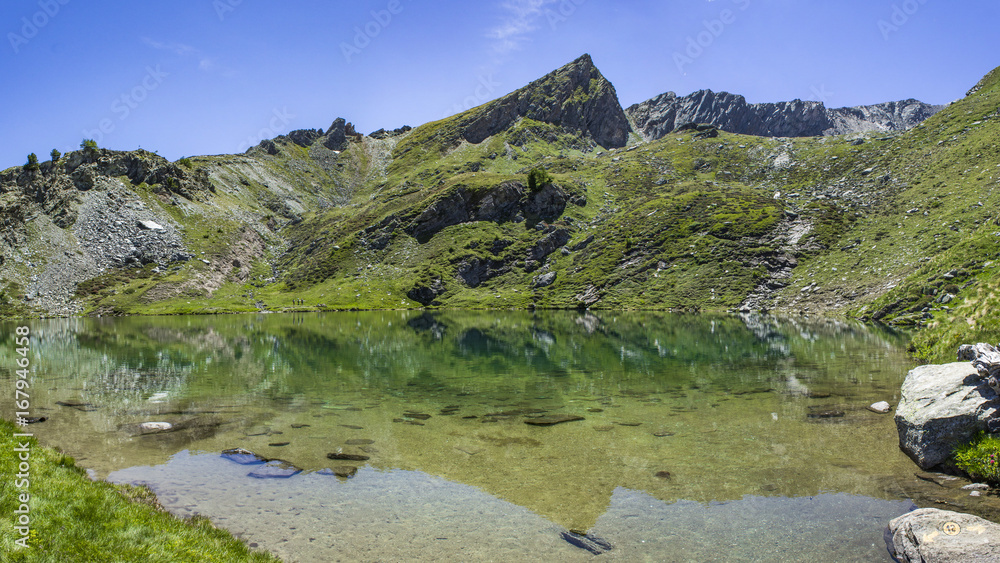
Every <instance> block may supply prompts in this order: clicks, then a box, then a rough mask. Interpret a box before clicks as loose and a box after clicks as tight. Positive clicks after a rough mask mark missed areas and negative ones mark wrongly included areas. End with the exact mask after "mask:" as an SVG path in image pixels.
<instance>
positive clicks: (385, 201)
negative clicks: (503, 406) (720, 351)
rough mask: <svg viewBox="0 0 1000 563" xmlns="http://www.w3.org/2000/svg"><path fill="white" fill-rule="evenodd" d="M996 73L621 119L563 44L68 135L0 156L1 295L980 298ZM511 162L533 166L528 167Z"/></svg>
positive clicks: (154, 303)
mask: <svg viewBox="0 0 1000 563" xmlns="http://www.w3.org/2000/svg"><path fill="white" fill-rule="evenodd" d="M995 74H996V73H993V74H992V75H990V76H988V77H987V78H985V79H984V81H983V82H982V83H981V84H980V85H979V87H978V90H977V91H975V92H972V93H970V95H969V96H968V97H967V98H966V99H964V100H961V101H959V102H957V103H954V104H951V105H950V106H948V107H947V108H945V109H944V110H942V111H941V112H940V113H939V114H937V115H934V116H932V117H931V118H930V119H928V120H927V121H926V122H924V123H923V124H921V125H920V126H917V127H915V128H913V129H911V130H909V131H906V132H894V133H890V134H886V133H879V134H878V135H867V136H866V135H861V136H859V137H858V138H855V139H847V138H845V137H844V136H826V137H805V138H771V137H761V136H748V135H738V134H732V133H728V132H725V131H721V132H720V131H719V130H718V129H717V128H714V127H712V126H702V127H697V128H691V129H684V130H680V131H676V132H673V133H670V134H668V135H665V136H663V137H662V138H660V139H657V140H652V141H647V142H638V141H637V139H636V138H635V137H634V136H633V137H632V139H631V140H630V138H629V135H628V125H627V121H625V120H624V117H623V116H624V113H623V112H622V111H621V107H620V106H619V105H618V103H617V100H616V99H615V95H614V89H613V87H612V86H611V85H610V83H608V82H607V81H606V80H604V79H603V77H602V76H601V75H600V73H599V72H598V71H597V70H596V68H594V67H593V63H592V61H591V60H590V58H589V57H582V58H580V59H578V60H577V61H574V62H572V63H570V64H569V65H567V66H566V67H563V68H562V69H559V70H557V71H555V72H553V73H550V74H549V75H547V76H546V77H543V78H542V79H539V80H538V81H535V82H533V83H532V84H530V85H528V86H526V87H525V88H522V89H520V90H518V91H516V92H513V93H511V94H509V95H507V96H504V97H502V98H500V99H498V100H495V101H494V102H490V103H488V104H485V105H483V106H480V107H478V108H473V109H472V110H469V111H467V112H464V113H461V114H458V115H456V116H453V117H450V118H447V119H443V120H440V121H436V122H432V123H428V124H425V125H422V126H420V127H416V128H413V129H410V128H408V127H404V128H400V129H397V130H395V131H384V130H380V131H378V132H376V134H373V135H360V134H358V133H357V132H356V131H354V129H353V127H351V126H350V125H349V124H348V123H347V122H346V121H345V120H342V119H338V120H337V121H335V122H334V124H333V125H331V126H330V127H329V128H326V129H313V130H310V129H306V130H299V131H293V132H290V133H289V134H287V135H282V136H279V137H277V138H275V139H271V140H267V141H264V142H262V143H261V144H260V145H258V146H257V147H254V148H252V149H250V150H249V151H247V153H246V154H243V155H219V156H203V157H191V158H188V159H181V160H180V161H178V162H176V163H169V162H167V161H165V160H164V159H162V158H160V157H157V156H156V155H153V154H150V153H146V152H144V151H133V152H115V151H105V150H99V151H96V152H93V151H92V152H90V153H88V152H85V151H80V152H74V153H70V154H69V155H65V156H63V158H62V159H60V161H59V162H56V163H43V164H42V166H41V167H40V169H39V170H37V171H31V170H27V169H25V168H21V167H19V168H15V169H10V170H7V171H5V172H3V173H2V175H0V179H2V181H0V187H2V193H0V219H2V220H3V221H4V225H5V226H4V228H3V244H5V245H6V247H5V252H4V257H5V259H4V263H2V264H0V278H2V282H0V284H2V285H0V289H2V290H3V292H2V294H0V307H3V308H4V312H5V313H7V314H27V313H30V312H32V311H33V312H34V313H35V314H68V313H73V312H82V313H89V314H149V313H197V312H200V313H207V312H221V311H257V310H272V311H283V310H317V309H318V310H329V309H352V308H396V307H422V306H432V307H433V306H447V307H469V308H491V307H495V308H532V307H560V308H573V307H590V308H656V309H699V308H701V309H719V310H725V309H737V308H745V309H773V310H779V311H787V312H797V313H798V312H806V313H811V312H828V311H841V312H844V311H851V312H854V313H855V314H858V315H861V316H866V317H869V318H878V319H880V320H883V321H892V322H908V320H909V322H912V321H913V319H914V318H915V317H918V318H919V319H918V320H919V321H920V323H922V324H925V325H928V328H929V329H932V330H933V327H932V326H931V325H932V324H933V323H935V322H937V319H939V318H940V319H941V320H942V321H943V320H944V319H945V318H948V317H949V315H950V314H951V313H953V312H954V307H955V306H956V305H955V304H956V303H969V305H968V306H969V307H973V308H974V312H975V314H976V315H980V316H982V315H983V313H981V312H978V311H980V309H976V308H975V307H992V306H993V305H992V304H990V302H989V297H988V296H989V295H990V294H989V292H988V289H989V288H990V287H992V286H991V285H990V284H991V283H995V282H994V281H991V280H993V279H994V278H993V277H991V276H993V272H995V268H994V266H993V264H992V262H991V261H990V260H991V258H990V256H992V255H993V254H996V251H995V250H994V249H993V248H992V247H991V246H989V245H990V244H994V245H995V240H994V239H993V238H992V237H993V232H994V230H996V227H995V226H990V224H991V223H992V222H993V221H994V216H993V213H992V211H991V210H992V209H995V208H996V203H998V202H996V201H994V197H995V196H994V193H993V186H994V184H995V183H996V181H997V173H998V172H1000V170H998V169H997V168H996V165H997V164H1000V157H998V155H997V149H996V148H995V147H993V144H992V142H991V141H990V139H992V138H995V135H996V133H997V130H996V127H997V124H996V121H995V116H996V113H997V108H998V105H1000V104H998V102H997V100H998V98H997V93H996V90H997V84H996V82H997V80H996V78H995V77H994V75H995ZM534 169H544V170H545V171H546V173H547V175H548V177H549V179H550V181H546V182H543V183H542V184H541V185H536V186H534V188H532V186H530V185H529V182H528V181H527V177H528V173H529V172H530V171H532V170H534ZM102 214H103V216H104V217H99V218H100V221H98V216H101V215H102ZM143 221H149V222H153V223H155V224H156V225H158V226H159V227H160V229H148V228H147V229H144V228H143V227H142V226H141V225H142V223H141V222H143ZM161 229H162V230H161ZM102 237H103V238H102ZM45 241H58V242H57V244H49V243H48V242H45ZM150 241H156V244H153V243H152V242H150ZM153 247H156V248H161V247H162V248H167V249H169V252H157V251H155V250H154V248H153ZM969 253H974V254H975V255H976V259H975V260H973V259H972V258H970V257H969V256H968V255H969ZM967 263H974V266H975V268H973V266H969V265H966V264H967ZM949 276H950V277H949ZM927 279H933V281H931V282H923V281H919V280H927ZM952 280H954V283H947V282H949V281H952ZM977 280H979V281H977ZM918 281H919V283H918ZM938 282H940V283H938ZM970 282H973V283H972V285H966V284H969V283H970ZM976 284H979V285H976ZM951 285H955V286H957V289H958V293H955V294H952V293H946V292H945V290H946V289H947V290H949V291H951V290H954V289H956V288H953V287H950V286H951ZM945 286H949V287H945ZM914 287H917V288H918V289H914ZM977 288H978V289H977ZM977 292H979V293H977ZM994 293H995V292H994ZM980 294H981V295H982V297H981V298H980V300H979V301H978V302H977V303H980V305H975V306H974V305H972V302H971V301H966V300H967V299H970V298H973V297H974V295H980ZM945 295H953V297H952V298H951V299H952V300H953V301H954V303H952V302H949V303H947V304H946V303H943V302H935V303H931V301H936V300H938V299H941V300H942V301H943V300H944V299H945ZM53 296H55V297H53ZM917 305H919V309H917V311H916V312H910V311H911V310H912V309H913V308H914V307H916V306H917ZM925 308H926V309H927V310H926V311H924V310H923V309H925ZM945 308H952V310H951V311H950V312H949V311H948V310H945ZM928 313H929V317H928V316H927V315H928ZM970 314H972V313H970ZM977 318H978V317H977ZM975 322H976V323H982V321H978V320H977V321H975ZM963 326H966V327H973V328H974V329H975V330H978V329H979V328H978V327H980V326H983V325H982V324H975V325H970V324H969V323H968V322H966V323H965V324H964V325H963ZM963 338H964V340H975V339H977V338H976V337H975V336H969V335H965V336H964V337H963ZM979 339H980V340H989V338H979ZM993 340H996V338H993ZM928 346H929V347H931V348H932V347H933V344H929V345H928ZM929 349H930V348H929Z"/></svg>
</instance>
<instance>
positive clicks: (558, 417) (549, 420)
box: [524, 414, 585, 426]
mask: <svg viewBox="0 0 1000 563" xmlns="http://www.w3.org/2000/svg"><path fill="white" fill-rule="evenodd" d="M575 420H585V419H584V418H583V417H582V416H578V415H575V414H550V415H547V416H543V417H540V418H530V419H528V420H525V421H524V423H525V424H530V425H532V426H552V425H554V424H560V423H563V422H573V421H575Z"/></svg>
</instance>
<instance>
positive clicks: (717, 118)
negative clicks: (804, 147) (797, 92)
mask: <svg viewBox="0 0 1000 563" xmlns="http://www.w3.org/2000/svg"><path fill="white" fill-rule="evenodd" d="M942 107H943V106H934V105H930V104H925V103H923V102H920V101H917V100H913V99H909V100H903V101H898V102H885V103H881V104H874V105H868V106H857V107H845V108H836V109H831V108H827V107H826V105H825V104H824V103H823V102H813V101H803V100H793V101H790V102H777V103H756V104H751V103H747V101H746V98H744V97H743V96H740V95H736V94H730V93H728V92H718V93H716V92H713V91H711V90H699V91H697V92H694V93H692V94H689V95H687V96H677V94H675V93H674V92H667V93H665V94H660V95H659V96H656V97H654V98H651V99H649V100H646V101H645V102H642V103H638V104H634V105H632V106H629V108H628V109H627V110H625V112H626V114H627V115H628V117H629V119H631V120H632V123H634V124H635V128H636V130H637V131H638V133H639V134H641V135H642V137H643V138H644V139H646V140H656V139H660V138H663V136H664V135H667V134H669V133H672V132H673V131H674V130H676V129H677V128H678V127H680V126H682V125H685V124H687V123H706V124H711V125H715V126H716V127H718V128H719V129H722V130H723V131H728V132H730V133H738V134H741V135H756V136H763V137H815V136H821V135H846V134H851V133H864V132H869V131H883V132H892V131H904V130H906V129H909V128H911V127H913V126H915V125H917V124H919V123H921V122H923V121H924V120H926V119H927V118H928V117H930V116H932V115H934V114H935V113H936V112H938V111H940V110H941V108H942Z"/></svg>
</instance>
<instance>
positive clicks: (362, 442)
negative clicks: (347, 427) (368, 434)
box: [344, 438, 375, 446]
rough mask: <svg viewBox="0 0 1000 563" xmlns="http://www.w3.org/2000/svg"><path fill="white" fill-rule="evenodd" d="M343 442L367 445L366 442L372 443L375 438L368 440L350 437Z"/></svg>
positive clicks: (350, 444)
mask: <svg viewBox="0 0 1000 563" xmlns="http://www.w3.org/2000/svg"><path fill="white" fill-rule="evenodd" d="M344 443H345V444H347V445H348V446H367V445H368V444H374V443H375V440H370V439H368V438H351V439H350V440H348V441H346V442H344Z"/></svg>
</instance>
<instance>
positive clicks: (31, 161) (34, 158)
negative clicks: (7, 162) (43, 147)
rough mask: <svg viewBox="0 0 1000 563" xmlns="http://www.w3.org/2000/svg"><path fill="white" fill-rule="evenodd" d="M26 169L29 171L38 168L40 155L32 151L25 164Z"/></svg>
mask: <svg viewBox="0 0 1000 563" xmlns="http://www.w3.org/2000/svg"><path fill="white" fill-rule="evenodd" d="M24 169H25V170H27V171H29V172H34V171H36V170H38V155H36V154H35V153H31V154H29V155H28V163H27V164H25V165H24Z"/></svg>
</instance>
